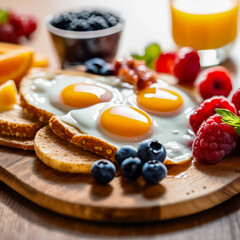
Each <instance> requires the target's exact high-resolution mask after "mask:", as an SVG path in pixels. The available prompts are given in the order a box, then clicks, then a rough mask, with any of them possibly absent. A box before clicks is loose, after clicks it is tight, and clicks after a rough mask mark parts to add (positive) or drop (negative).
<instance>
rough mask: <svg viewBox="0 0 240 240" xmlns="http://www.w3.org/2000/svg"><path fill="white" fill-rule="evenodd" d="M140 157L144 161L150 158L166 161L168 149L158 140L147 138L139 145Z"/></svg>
mask: <svg viewBox="0 0 240 240" xmlns="http://www.w3.org/2000/svg"><path fill="white" fill-rule="evenodd" d="M138 157H139V158H140V159H141V160H142V161H143V162H147V161H149V160H158V161H161V162H164V160H165V158H166V150H165V148H164V147H163V145H162V144H161V143H160V142H159V141H158V140H155V139H147V140H144V141H143V142H142V143H141V144H140V145H139V147H138Z"/></svg>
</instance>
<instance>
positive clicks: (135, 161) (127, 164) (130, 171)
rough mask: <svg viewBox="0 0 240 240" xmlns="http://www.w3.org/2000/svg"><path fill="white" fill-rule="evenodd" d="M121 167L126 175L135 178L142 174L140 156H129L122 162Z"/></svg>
mask: <svg viewBox="0 0 240 240" xmlns="http://www.w3.org/2000/svg"><path fill="white" fill-rule="evenodd" d="M121 169H122V172H123V175H124V176H125V177H127V178H130V179H132V180H135V179H137V178H138V177H140V175H141V171H142V162H141V160H140V159H139V158H138V157H129V158H126V159H125V160H124V161H123V162H122V164H121Z"/></svg>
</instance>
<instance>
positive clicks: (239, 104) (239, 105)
mask: <svg viewBox="0 0 240 240" xmlns="http://www.w3.org/2000/svg"><path fill="white" fill-rule="evenodd" d="M232 103H233V104H234V105H235V108H236V109H237V113H238V115H239V111H240V88H239V89H238V90H237V91H236V92H235V93H234V94H233V96H232Z"/></svg>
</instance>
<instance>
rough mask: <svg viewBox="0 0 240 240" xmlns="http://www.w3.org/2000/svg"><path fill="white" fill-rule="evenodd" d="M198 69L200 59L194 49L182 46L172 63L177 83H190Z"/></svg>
mask: <svg viewBox="0 0 240 240" xmlns="http://www.w3.org/2000/svg"><path fill="white" fill-rule="evenodd" d="M200 69H201V66H200V59H199V56H198V53H197V51H196V50H195V49H193V48H190V47H183V48H181V49H180V50H179V51H178V52H177V54H176V58H175V61H174V65H173V74H174V76H175V77H176V78H177V79H178V82H179V83H183V84H191V85H192V84H193V82H194V81H195V79H196V77H197V75H198V73H199V72H200Z"/></svg>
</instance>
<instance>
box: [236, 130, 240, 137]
mask: <svg viewBox="0 0 240 240" xmlns="http://www.w3.org/2000/svg"><path fill="white" fill-rule="evenodd" d="M235 131H236V133H237V135H238V136H240V128H235Z"/></svg>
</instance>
